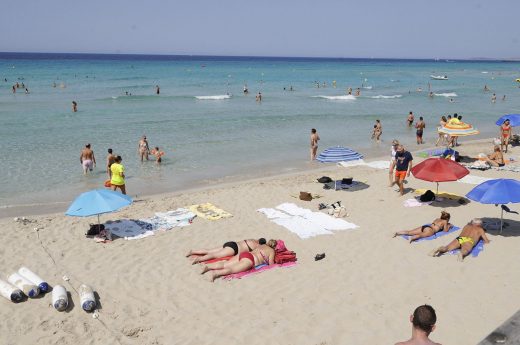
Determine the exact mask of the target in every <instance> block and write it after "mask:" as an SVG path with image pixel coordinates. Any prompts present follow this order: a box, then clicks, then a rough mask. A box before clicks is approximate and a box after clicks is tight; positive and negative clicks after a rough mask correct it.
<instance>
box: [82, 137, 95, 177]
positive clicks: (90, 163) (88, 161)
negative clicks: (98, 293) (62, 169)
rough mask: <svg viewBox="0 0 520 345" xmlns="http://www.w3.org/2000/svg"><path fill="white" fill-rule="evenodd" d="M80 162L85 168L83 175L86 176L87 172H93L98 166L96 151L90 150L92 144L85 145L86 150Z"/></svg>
mask: <svg viewBox="0 0 520 345" xmlns="http://www.w3.org/2000/svg"><path fill="white" fill-rule="evenodd" d="M79 162H80V163H81V165H82V166H83V174H85V175H86V174H87V170H90V171H92V169H93V168H94V166H96V157H95V156H94V151H92V150H91V149H90V144H87V145H85V148H84V149H83V150H81V154H80V156H79Z"/></svg>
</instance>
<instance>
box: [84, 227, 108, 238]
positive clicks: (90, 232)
mask: <svg viewBox="0 0 520 345" xmlns="http://www.w3.org/2000/svg"><path fill="white" fill-rule="evenodd" d="M101 230H105V225H104V224H90V229H88V231H87V233H86V234H85V235H87V236H96V235H99V233H100V232H101Z"/></svg>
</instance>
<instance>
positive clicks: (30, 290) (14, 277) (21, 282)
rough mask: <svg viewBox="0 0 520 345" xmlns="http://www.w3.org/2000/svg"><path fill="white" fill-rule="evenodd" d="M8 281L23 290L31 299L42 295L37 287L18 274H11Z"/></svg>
mask: <svg viewBox="0 0 520 345" xmlns="http://www.w3.org/2000/svg"><path fill="white" fill-rule="evenodd" d="M7 281H8V282H9V283H11V284H13V285H14V286H16V287H17V288H19V289H20V290H22V291H23V293H24V294H26V295H27V296H29V297H30V298H34V297H36V296H38V294H39V293H40V289H39V288H38V287H37V286H36V285H34V284H33V283H32V282H31V281H29V280H28V279H27V278H25V277H22V276H21V275H19V274H18V273H17V272H15V273H13V274H11V275H10V276H9V278H7Z"/></svg>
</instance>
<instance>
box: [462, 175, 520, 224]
mask: <svg viewBox="0 0 520 345" xmlns="http://www.w3.org/2000/svg"><path fill="white" fill-rule="evenodd" d="M466 197H468V199H470V200H473V201H476V202H480V203H481V204H497V205H498V204H502V205H504V204H509V203H519V202H520V181H517V180H513V179H508V178H500V179H496V180H489V181H486V182H483V183H481V184H479V185H478V186H476V187H475V188H473V189H472V190H471V191H470V192H469V193H468V194H466ZM503 218H504V207H502V213H501V215H500V233H502V226H503Z"/></svg>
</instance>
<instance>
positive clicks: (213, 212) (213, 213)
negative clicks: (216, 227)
mask: <svg viewBox="0 0 520 345" xmlns="http://www.w3.org/2000/svg"><path fill="white" fill-rule="evenodd" d="M188 209H189V210H190V211H191V212H193V213H195V214H196V215H197V216H198V217H201V218H204V219H208V220H218V219H223V218H229V217H233V215H232V214H231V213H229V212H226V211H224V210H222V209H220V208H218V207H216V206H215V205H213V204H211V203H209V202H208V203H205V204H196V205H191V206H189V207H188Z"/></svg>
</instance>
